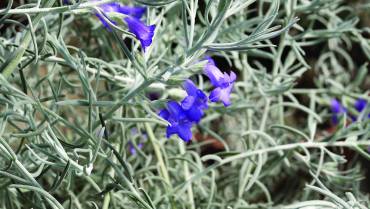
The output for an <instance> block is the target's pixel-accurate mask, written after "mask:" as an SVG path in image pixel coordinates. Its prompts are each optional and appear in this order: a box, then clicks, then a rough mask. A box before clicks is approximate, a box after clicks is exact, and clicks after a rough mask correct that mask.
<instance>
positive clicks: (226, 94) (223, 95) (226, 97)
mask: <svg viewBox="0 0 370 209" xmlns="http://www.w3.org/2000/svg"><path fill="white" fill-rule="evenodd" d="M232 89H233V85H230V86H228V87H227V88H223V89H221V92H220V100H221V101H222V102H223V103H224V106H225V107H227V106H229V105H230V104H231V101H230V94H231V91H232Z"/></svg>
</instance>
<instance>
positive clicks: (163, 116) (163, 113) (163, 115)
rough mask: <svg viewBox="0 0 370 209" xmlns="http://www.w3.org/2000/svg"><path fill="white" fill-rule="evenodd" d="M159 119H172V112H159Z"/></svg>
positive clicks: (164, 110)
mask: <svg viewBox="0 0 370 209" xmlns="http://www.w3.org/2000/svg"><path fill="white" fill-rule="evenodd" d="M158 115H159V117H161V118H163V119H165V120H168V118H169V117H170V112H168V110H166V109H163V110H161V111H160V112H159V114H158Z"/></svg>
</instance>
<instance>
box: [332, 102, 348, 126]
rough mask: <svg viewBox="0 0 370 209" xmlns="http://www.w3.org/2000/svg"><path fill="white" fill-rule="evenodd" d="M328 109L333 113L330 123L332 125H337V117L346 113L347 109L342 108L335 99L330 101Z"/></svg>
mask: <svg viewBox="0 0 370 209" xmlns="http://www.w3.org/2000/svg"><path fill="white" fill-rule="evenodd" d="M330 108H331V111H332V112H333V116H332V118H331V119H332V121H333V123H334V124H338V123H339V117H340V116H341V115H343V114H345V113H346V112H347V109H346V108H344V107H343V106H342V104H341V103H340V102H339V101H338V100H337V99H332V100H331V101H330Z"/></svg>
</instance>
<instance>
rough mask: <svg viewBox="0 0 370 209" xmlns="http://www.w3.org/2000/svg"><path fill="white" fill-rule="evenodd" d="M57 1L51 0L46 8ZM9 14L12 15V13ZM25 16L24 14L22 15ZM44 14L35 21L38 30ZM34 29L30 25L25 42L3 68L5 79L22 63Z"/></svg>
mask: <svg viewBox="0 0 370 209" xmlns="http://www.w3.org/2000/svg"><path fill="white" fill-rule="evenodd" d="M54 2H55V0H49V1H47V2H46V3H45V5H44V6H45V7H50V6H52V5H53V4H54ZM7 14H11V13H10V11H9V12H8V13H7ZM21 14H24V13H21ZM43 15H44V14H43V13H40V14H38V15H37V16H36V17H35V18H34V19H33V23H34V26H35V28H37V25H38V23H39V22H40V20H41V18H42V17H43ZM32 33H33V31H32V27H31V25H30V27H29V29H28V31H27V32H26V35H25V36H24V39H23V41H22V42H21V44H20V45H19V48H18V50H16V51H15V52H14V53H13V54H12V55H11V57H10V59H11V60H10V61H9V62H5V63H4V65H5V66H4V65H3V66H1V69H4V70H3V72H2V74H3V76H4V77H5V78H7V77H9V76H10V75H11V74H12V73H13V71H14V70H15V69H16V68H17V66H18V64H19V63H20V62H21V61H22V60H21V59H22V57H23V54H24V53H25V51H26V49H27V48H28V45H29V44H30V42H31V40H32Z"/></svg>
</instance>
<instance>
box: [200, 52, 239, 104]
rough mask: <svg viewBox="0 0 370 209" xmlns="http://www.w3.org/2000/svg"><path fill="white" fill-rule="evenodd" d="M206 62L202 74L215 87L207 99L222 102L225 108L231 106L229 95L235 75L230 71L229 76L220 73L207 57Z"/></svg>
mask: <svg viewBox="0 0 370 209" xmlns="http://www.w3.org/2000/svg"><path fill="white" fill-rule="evenodd" d="M207 60H208V63H207V64H206V66H205V67H204V74H206V75H207V76H208V78H209V79H210V81H211V83H212V85H213V86H215V87H216V88H215V89H214V90H213V91H212V92H211V94H210V95H209V99H210V100H211V101H212V102H218V101H222V102H223V103H224V105H225V106H229V105H230V104H231V101H230V94H231V91H232V90H233V86H234V82H235V80H236V74H235V73H234V72H233V71H231V73H230V75H228V74H227V73H226V72H225V73H222V72H221V71H220V69H218V68H217V67H216V65H215V64H214V61H213V60H212V58H210V57H209V58H207Z"/></svg>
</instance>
